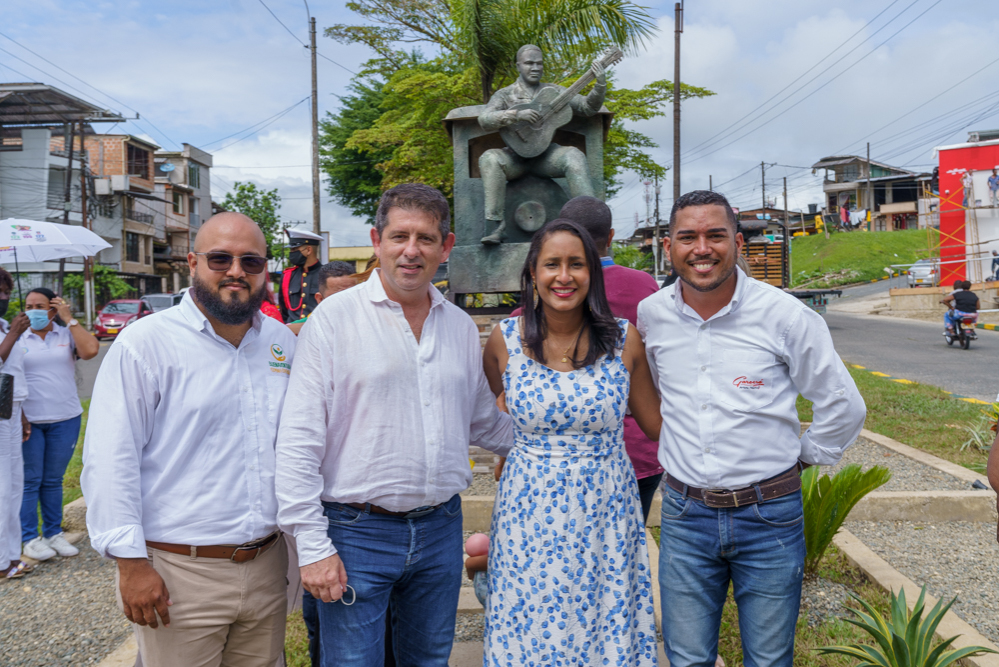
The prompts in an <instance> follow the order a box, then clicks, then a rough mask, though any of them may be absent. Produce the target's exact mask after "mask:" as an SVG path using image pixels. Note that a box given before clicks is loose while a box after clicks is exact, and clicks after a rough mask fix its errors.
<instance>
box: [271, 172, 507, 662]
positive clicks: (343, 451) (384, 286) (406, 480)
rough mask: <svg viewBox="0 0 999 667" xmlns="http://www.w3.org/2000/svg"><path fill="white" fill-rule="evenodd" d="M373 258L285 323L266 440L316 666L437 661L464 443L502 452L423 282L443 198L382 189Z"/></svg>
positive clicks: (437, 299)
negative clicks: (296, 330)
mask: <svg viewBox="0 0 999 667" xmlns="http://www.w3.org/2000/svg"><path fill="white" fill-rule="evenodd" d="M371 241H372V244H373V245H374V249H375V254H376V255H377V256H378V259H379V261H380V264H381V268H379V269H377V270H376V271H375V272H374V273H372V275H371V278H370V279H369V280H368V281H367V282H365V283H363V284H361V285H358V286H357V287H354V288H351V289H348V290H346V291H344V292H340V293H338V294H334V295H332V296H330V297H328V298H326V299H323V302H322V303H321V304H320V305H319V307H318V308H317V309H316V311H315V312H314V313H313V314H312V316H311V317H310V318H309V321H308V322H306V324H305V326H304V327H303V328H302V331H301V334H300V335H299V342H298V350H297V353H296V355H297V358H296V364H295V368H294V369H293V370H292V374H291V383H290V385H289V387H288V397H287V401H286V403H285V406H286V407H285V410H284V413H283V414H282V416H281V430H280V433H279V436H278V445H277V496H278V504H279V507H280V510H279V513H278V522H279V523H280V525H281V527H282V529H283V530H285V531H286V532H288V533H291V534H293V535H294V536H295V539H296V542H297V544H298V554H299V565H300V566H301V573H302V582H303V584H304V585H305V587H306V588H308V589H309V590H310V591H311V592H312V594H313V595H314V596H315V597H316V598H318V599H321V600H322V601H323V602H322V603H321V604H320V605H319V607H320V608H319V618H320V624H319V625H320V635H321V640H320V645H321V653H322V658H321V664H322V665H323V666H324V667H333V666H336V667H371V666H372V665H381V664H382V661H383V659H384V636H385V614H386V610H387V609H388V607H389V605H390V604H391V607H392V624H393V643H394V650H395V656H396V660H397V662H398V663H399V664H401V665H424V666H438V667H445V666H446V665H447V661H448V657H449V655H450V653H451V644H452V642H453V639H454V624H455V616H456V613H457V607H458V593H459V591H460V587H461V575H462V552H461V545H462V518H461V499H460V497H459V495H458V494H459V493H460V492H461V491H463V490H464V489H466V488H467V487H468V485H469V484H470V483H471V481H472V472H471V469H470V466H469V464H468V447H469V445H470V444H472V445H478V446H480V447H485V448H486V449H489V450H492V451H494V452H497V453H500V454H506V452H507V451H509V449H510V447H511V446H512V444H513V431H512V423H511V421H510V417H509V415H507V414H505V413H501V412H499V410H498V409H497V407H496V403H495V397H494V396H493V394H492V392H491V391H490V390H489V385H488V383H487V381H486V377H485V374H484V373H483V370H482V352H481V347H480V344H479V333H478V329H477V328H476V326H475V324H474V323H473V322H472V320H471V318H470V317H469V316H468V315H467V314H465V313H463V312H462V311H461V310H460V309H458V308H457V307H456V306H454V305H453V304H451V303H449V302H447V301H445V300H444V298H443V297H442V296H441V293H440V292H439V291H438V290H437V289H436V288H435V287H434V286H433V285H432V284H431V282H430V281H431V279H432V278H433V275H434V273H435V272H436V271H437V267H438V266H439V264H440V263H441V262H442V261H444V260H445V259H447V256H448V254H449V253H450V251H451V248H452V246H453V245H454V234H452V233H451V232H450V214H449V210H448V203H447V200H446V199H445V198H444V196H443V195H441V193H440V192H438V191H437V190H435V189H433V188H431V187H429V186H426V185H418V184H406V185H399V186H396V187H395V188H392V189H391V190H388V191H387V192H385V194H384V195H383V196H382V200H381V203H380V204H379V207H378V213H377V215H376V218H375V228H374V229H373V230H372V231H371Z"/></svg>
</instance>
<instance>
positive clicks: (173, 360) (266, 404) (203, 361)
mask: <svg viewBox="0 0 999 667" xmlns="http://www.w3.org/2000/svg"><path fill="white" fill-rule="evenodd" d="M266 252H267V244H266V242H265V241H264V235H263V233H261V231H260V229H259V227H257V225H256V224H255V223H254V222H253V221H252V220H251V219H250V218H248V217H246V216H245V215H242V214H239V213H220V214H218V215H215V216H213V217H212V218H211V219H209V220H208V221H207V222H205V224H204V225H203V226H202V228H201V230H200V231H199V232H198V237H197V239H196V240H195V243H194V252H191V253H190V254H188V256H187V261H188V264H189V266H190V270H191V283H192V286H191V289H190V290H189V291H188V292H187V294H185V295H184V299H183V301H181V303H180V305H178V306H177V307H176V308H169V309H167V310H164V311H162V312H159V313H156V314H154V315H151V316H149V317H146V318H143V319H141V320H139V321H138V322H136V323H135V324H133V325H131V326H129V327H128V328H127V329H126V330H125V331H124V332H123V333H122V334H120V335H119V336H118V338H117V340H116V341H115V342H114V344H113V345H112V346H111V349H110V350H109V351H108V354H107V357H106V358H105V359H104V363H103V364H102V365H101V369H100V372H99V373H98V375H97V382H96V384H95V386H94V395H93V399H92V402H91V408H90V419H89V420H88V424H87V434H86V440H85V448H84V457H83V476H82V478H81V485H82V487H83V495H84V497H85V498H86V499H87V528H88V530H89V531H90V538H91V543H92V545H93V547H94V549H96V550H97V551H98V552H99V553H100V554H101V555H102V556H105V557H106V558H114V559H115V560H117V563H118V570H117V582H118V593H119V596H118V597H119V602H120V605H121V608H122V611H123V612H124V614H125V616H126V617H128V619H129V620H130V621H132V622H133V623H134V624H135V625H134V629H135V634H136V638H137V640H138V644H139V652H140V654H141V657H142V664H143V665H144V667H177V666H178V665H183V666H184V667H201V666H206V667H207V666H208V665H216V666H217V665H220V664H222V665H240V667H271V666H272V665H273V664H274V663H275V661H276V660H277V659H278V658H279V657H280V656H281V655H282V651H283V649H284V630H285V618H286V611H287V609H286V605H287V600H286V594H287V580H286V578H285V577H286V574H287V564H288V554H287V551H286V548H285V545H284V540H283V538H282V537H281V535H280V533H279V532H278V528H277V500H276V498H275V497H274V439H275V436H276V435H277V423H278V417H279V415H280V413H281V407H282V405H283V402H284V394H285V389H286V388H287V384H288V377H289V372H290V369H291V362H292V357H293V355H294V350H295V336H294V334H292V333H291V331H290V330H289V329H288V327H286V326H284V325H283V324H281V323H280V322H278V321H276V320H274V319H272V318H269V317H266V316H265V315H263V314H262V313H260V304H261V302H262V301H263V298H264V293H265V290H266V282H265V281H266V280H267V273H266V268H267V259H266ZM161 624H162V627H161Z"/></svg>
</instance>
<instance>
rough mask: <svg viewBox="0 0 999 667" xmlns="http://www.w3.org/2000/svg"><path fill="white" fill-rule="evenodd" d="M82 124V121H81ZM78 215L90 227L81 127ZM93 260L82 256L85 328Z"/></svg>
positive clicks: (88, 317) (89, 309) (91, 297)
mask: <svg viewBox="0 0 999 667" xmlns="http://www.w3.org/2000/svg"><path fill="white" fill-rule="evenodd" d="M81 125H82V123H81ZM80 215H81V217H82V218H81V222H80V224H81V226H82V227H83V228H84V229H90V221H89V220H88V219H87V173H86V171H85V170H84V168H83V128H82V127H81V128H80ZM92 261H93V260H92V259H91V258H90V257H84V258H83V311H84V314H85V321H86V323H87V329H90V328H91V325H92V324H93V315H94V295H93V287H94V283H93V279H94V278H93V273H92V270H91V268H90V265H91V262H92Z"/></svg>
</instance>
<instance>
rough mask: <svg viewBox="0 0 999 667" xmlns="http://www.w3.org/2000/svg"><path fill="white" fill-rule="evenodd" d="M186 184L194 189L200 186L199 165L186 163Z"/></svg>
mask: <svg viewBox="0 0 999 667" xmlns="http://www.w3.org/2000/svg"><path fill="white" fill-rule="evenodd" d="M187 184H188V185H190V186H191V187H192V188H194V189H198V188H200V187H201V167H200V166H199V165H196V164H188V165H187Z"/></svg>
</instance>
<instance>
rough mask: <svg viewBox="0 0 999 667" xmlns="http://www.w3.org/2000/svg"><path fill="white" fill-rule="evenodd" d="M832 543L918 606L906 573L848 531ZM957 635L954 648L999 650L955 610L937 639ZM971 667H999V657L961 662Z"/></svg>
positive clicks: (916, 589)
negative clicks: (903, 593)
mask: <svg viewBox="0 0 999 667" xmlns="http://www.w3.org/2000/svg"><path fill="white" fill-rule="evenodd" d="M833 543H834V544H835V545H836V546H837V547H838V548H839V549H840V551H842V552H843V553H844V554H845V555H846V557H847V560H849V561H850V563H852V564H853V565H854V566H856V567H857V568H859V569H860V570H861V571H862V572H863V573H864V574H865V575H866V576H867V578H868V579H870V580H871V581H873V582H874V583H876V584H877V585H878V586H880V587H881V588H883V589H885V590H886V591H899V590H904V591H905V599H906V603H907V604H908V606H909V609H912V608H913V607H914V606H915V602H916V600H917V599H919V586H916V584H915V582H913V581H912V580H911V579H909V578H908V577H906V576H905V575H904V574H902V573H901V572H899V571H898V570H896V569H895V568H893V567H892V566H891V565H890V564H888V562H887V561H885V560H884V559H883V558H881V557H880V556H878V555H877V554H876V553H874V552H873V551H871V549H870V548H868V547H867V546H866V545H865V544H864V543H863V542H861V541H860V540H859V539H857V537H856V536H855V535H853V534H852V533H850V532H849V531H847V530H841V531H840V532H839V533H838V534H837V535H836V536H835V537H834V538H833ZM936 602H937V598H935V597H933V596H931V595H929V594H927V595H926V598H925V604H926V606H927V608H932V606H933V605H934V604H936ZM955 635H960V636H959V637H957V638H956V639H955V640H954V643H953V644H952V645H951V647H952V648H963V647H965V646H984V647H985V648H990V649H992V650H994V651H996V650H999V647H997V646H996V645H995V644H993V643H992V642H990V641H989V640H988V639H986V638H985V637H984V636H983V635H982V634H981V633H980V632H978V630H976V629H975V628H974V627H972V626H971V625H970V624H968V623H967V621H965V620H964V619H962V618H961V617H960V616H958V615H957V614H955V613H954V612H953V611H948V612H947V613H946V614H945V615H944V617H943V620H941V621H940V625H938V626H937V631H936V633H935V637H936V638H937V639H941V640H942V639H950V638H951V637H954V636H955ZM961 662H962V663H964V664H965V665H969V666H970V667H999V655H992V654H986V655H980V656H978V657H974V658H965V659H964V660H962V661H961Z"/></svg>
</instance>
